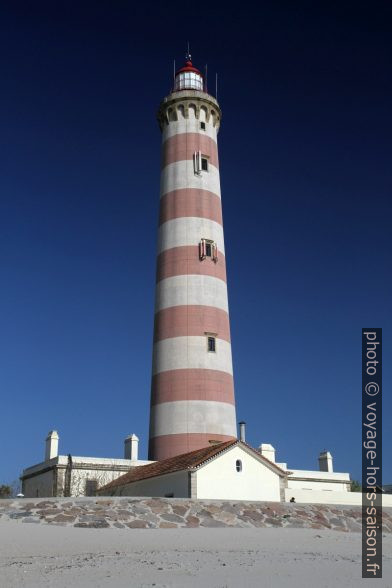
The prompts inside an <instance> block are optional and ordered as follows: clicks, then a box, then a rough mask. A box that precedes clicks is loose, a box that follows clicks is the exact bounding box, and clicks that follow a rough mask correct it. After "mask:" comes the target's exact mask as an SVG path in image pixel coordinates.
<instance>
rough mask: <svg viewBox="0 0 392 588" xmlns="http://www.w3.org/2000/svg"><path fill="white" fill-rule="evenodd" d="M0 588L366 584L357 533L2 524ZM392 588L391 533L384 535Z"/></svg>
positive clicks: (386, 584) (384, 583) (387, 581)
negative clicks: (362, 576) (362, 577)
mask: <svg viewBox="0 0 392 588" xmlns="http://www.w3.org/2000/svg"><path fill="white" fill-rule="evenodd" d="M0 541H1V556H0V565H1V575H0V577H1V582H0V584H1V586H2V588H14V587H15V588H38V587H39V588H44V587H55V588H69V587H70V586H71V587H72V588H82V587H83V588H90V587H95V588H99V587H109V586H110V587H112V588H125V587H127V588H129V587H137V588H139V587H140V588H141V587H143V588H144V587H150V586H156V587H183V586H185V587H187V586H190V587H199V586H203V587H206V588H207V587H208V588H210V587H211V588H224V587H230V588H231V587H234V586H241V587H248V586H249V587H253V586H254V587H256V586H263V587H265V588H268V587H273V588H275V587H277V588H285V587H289V586H290V587H293V586H298V587H299V586H301V587H302V586H317V588H324V587H332V586H342V587H343V586H346V587H351V586H352V587H354V586H355V587H356V586H358V585H359V586H362V585H363V586H365V585H369V582H370V581H369V580H362V579H361V535H360V534H359V533H342V532H337V531H329V530H318V529H293V528H290V529H283V528H258V529H257V528H253V529H251V528H248V529H228V528H225V529H214V528H209V529H205V528H197V529H146V530H145V529H134V530H130V529H80V528H74V527H63V526H57V525H37V524H23V523H21V522H20V521H5V520H3V521H1V524H0ZM383 550H384V574H383V575H384V578H383V579H382V580H378V581H377V586H378V587H382V588H392V536H391V535H390V534H388V535H385V536H384V540H383Z"/></svg>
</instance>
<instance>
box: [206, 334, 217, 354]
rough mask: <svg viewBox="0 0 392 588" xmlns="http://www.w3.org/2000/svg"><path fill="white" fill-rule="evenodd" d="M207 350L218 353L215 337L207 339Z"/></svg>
mask: <svg viewBox="0 0 392 588" xmlns="http://www.w3.org/2000/svg"><path fill="white" fill-rule="evenodd" d="M207 349H208V351H211V352H213V353H215V351H216V339H215V337H212V336H208V338H207Z"/></svg>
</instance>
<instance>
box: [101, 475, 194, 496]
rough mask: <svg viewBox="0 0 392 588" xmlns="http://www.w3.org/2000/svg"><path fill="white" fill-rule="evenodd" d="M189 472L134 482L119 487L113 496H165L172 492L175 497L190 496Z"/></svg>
mask: <svg viewBox="0 0 392 588" xmlns="http://www.w3.org/2000/svg"><path fill="white" fill-rule="evenodd" d="M188 492H189V490H188V472H175V473H173V474H166V476H159V477H157V478H148V479H147V480H140V481H139V482H133V483H132V484H129V485H128V486H123V487H121V488H119V489H118V490H117V489H116V491H115V492H114V493H113V494H112V493H110V494H111V495H113V496H165V495H166V494H172V495H173V496H174V497H175V498H188Z"/></svg>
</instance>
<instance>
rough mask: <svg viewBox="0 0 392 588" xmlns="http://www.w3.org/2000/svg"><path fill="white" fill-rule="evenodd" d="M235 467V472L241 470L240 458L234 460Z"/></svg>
mask: <svg viewBox="0 0 392 588" xmlns="http://www.w3.org/2000/svg"><path fill="white" fill-rule="evenodd" d="M235 469H236V470H237V472H242V461H241V460H240V459H237V461H236V462H235Z"/></svg>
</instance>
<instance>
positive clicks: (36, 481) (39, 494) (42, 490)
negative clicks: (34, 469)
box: [22, 470, 54, 498]
mask: <svg viewBox="0 0 392 588" xmlns="http://www.w3.org/2000/svg"><path fill="white" fill-rule="evenodd" d="M53 476H54V470H50V471H49V472H43V473H42V474H39V475H37V476H34V477H32V478H28V479H27V480H23V485H22V490H23V494H24V495H25V497H26V498H43V497H48V496H53Z"/></svg>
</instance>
